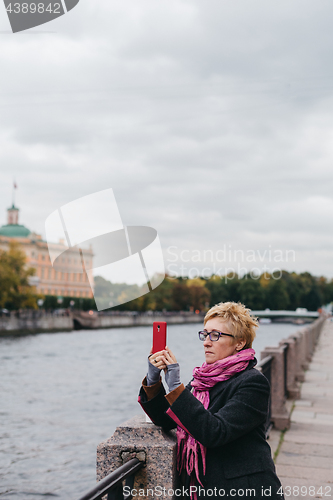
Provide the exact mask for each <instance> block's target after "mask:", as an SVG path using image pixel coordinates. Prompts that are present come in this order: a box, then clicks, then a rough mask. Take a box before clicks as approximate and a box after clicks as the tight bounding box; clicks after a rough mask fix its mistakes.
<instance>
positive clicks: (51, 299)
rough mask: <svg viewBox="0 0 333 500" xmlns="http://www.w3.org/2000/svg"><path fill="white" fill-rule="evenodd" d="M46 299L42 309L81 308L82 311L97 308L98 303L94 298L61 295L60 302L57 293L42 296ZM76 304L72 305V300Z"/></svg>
mask: <svg viewBox="0 0 333 500" xmlns="http://www.w3.org/2000/svg"><path fill="white" fill-rule="evenodd" d="M42 298H43V299H44V302H43V305H42V306H41V307H42V309H45V310H50V309H51V310H53V309H70V308H72V309H79V310H80V311H90V310H94V311H95V310H96V303H95V300H94V299H89V298H86V297H82V298H81V297H68V296H66V297H61V298H62V302H61V303H59V302H58V297H57V296H56V295H45V296H44V297H42ZM72 301H73V302H74V305H73V306H71V304H70V303H71V302H72Z"/></svg>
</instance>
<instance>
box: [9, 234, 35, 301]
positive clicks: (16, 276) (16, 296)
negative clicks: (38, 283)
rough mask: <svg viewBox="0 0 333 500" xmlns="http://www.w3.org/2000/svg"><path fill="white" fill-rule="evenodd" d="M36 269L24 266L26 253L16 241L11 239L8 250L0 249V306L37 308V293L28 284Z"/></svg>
mask: <svg viewBox="0 0 333 500" xmlns="http://www.w3.org/2000/svg"><path fill="white" fill-rule="evenodd" d="M35 272H36V270H35V269H34V268H32V267H27V266H26V255H25V253H24V252H22V250H20V247H19V245H18V243H17V242H16V241H14V240H13V241H11V242H10V244H9V249H8V251H4V250H0V307H5V308H7V309H22V308H26V307H30V308H33V309H37V299H38V297H39V296H38V295H37V294H36V291H35V289H34V287H32V286H30V285H29V277H30V276H33V275H34V274H35Z"/></svg>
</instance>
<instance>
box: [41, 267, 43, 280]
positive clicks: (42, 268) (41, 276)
mask: <svg viewBox="0 0 333 500" xmlns="http://www.w3.org/2000/svg"><path fill="white" fill-rule="evenodd" d="M41 277H42V278H44V267H42V275H41Z"/></svg>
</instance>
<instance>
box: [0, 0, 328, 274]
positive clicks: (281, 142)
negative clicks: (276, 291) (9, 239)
mask: <svg viewBox="0 0 333 500" xmlns="http://www.w3.org/2000/svg"><path fill="white" fill-rule="evenodd" d="M332 11H333V6H332V4H331V2H329V1H327V0H323V1H321V2H320V3H314V2H312V1H309V0H306V1H304V0H303V1H300V0H295V1H294V2H287V1H285V0H284V1H282V2H279V3H275V4H274V5H272V4H267V2H265V1H264V0H253V1H252V2H251V3H249V2H248V1H245V0H239V1H238V2H226V1H222V2H221V1H220V0H219V1H216V0H210V1H209V2H208V3H207V2H202V1H198V0H193V1H189V0H177V1H176V0H168V1H166V0H163V1H159V2H156V1H155V0H142V1H140V2H137V0H128V2H126V4H123V3H121V2H116V1H106V0H104V2H103V1H102V2H98V3H96V2H88V1H87V2H80V3H79V5H78V6H77V7H76V8H75V9H73V11H71V12H70V13H69V14H67V15H66V16H62V17H61V18H59V19H58V20H56V21H54V22H53V23H49V24H48V25H45V27H44V29H45V31H47V30H49V31H54V32H53V33H50V32H49V33H44V34H43V33H40V31H41V29H39V30H38V31H39V33H37V34H35V35H34V34H33V32H30V33H28V32H27V33H25V34H24V33H21V34H17V35H11V36H9V35H6V34H3V35H1V34H0V41H1V44H2V50H1V52H0V64H1V68H2V70H1V73H2V75H4V76H3V77H2V78H1V81H0V140H1V149H0V165H1V169H0V220H1V218H2V217H5V209H6V208H7V206H8V205H9V203H10V199H11V185H12V178H13V175H15V177H16V179H17V182H18V185H19V189H18V191H17V196H18V198H17V203H18V205H19V206H20V207H21V209H22V213H21V221H22V223H25V224H26V225H27V226H28V227H30V228H31V229H35V230H37V231H40V232H43V231H44V220H45V218H46V217H47V215H48V214H49V213H51V212H52V211H53V210H54V209H55V207H57V206H61V205H63V204H64V203H67V202H69V201H71V200H73V199H76V198H79V197H81V196H84V195H86V194H89V193H91V192H95V191H99V190H101V189H104V188H106V187H112V188H113V189H114V193H115V196H116V199H117V202H118V204H119V207H120V209H121V213H122V216H123V221H124V223H126V224H133V225H138V224H142V225H149V226H152V227H155V228H156V229H157V230H158V232H159V235H160V239H161V243H162V246H163V245H164V248H167V247H168V246H169V245H177V246H179V247H182V248H190V247H194V248H208V247H209V248H219V247H220V245H221V244H222V243H223V242H227V243H228V244H231V245H233V246H237V248H259V247H265V246H267V245H269V244H274V245H275V246H277V247H279V248H286V247H288V246H290V245H293V247H295V248H296V247H297V252H298V256H299V259H298V262H299V263H300V264H299V266H300V269H299V270H301V269H307V270H309V271H313V272H315V270H316V269H319V267H318V256H317V254H316V253H315V252H320V251H321V250H323V251H325V252H326V254H325V255H331V249H332V246H331V245H332V241H331V238H330V237H329V236H328V233H329V231H328V227H329V221H330V219H331V216H332V203H331V183H332V176H333V173H332V168H331V163H332V153H333V151H332V132H333V120H332V116H331V111H330V110H331V107H332V98H333V95H332V81H333V74H332V69H331V64H330V60H331V52H332V37H331V27H330V19H331V17H332V13H333V12H332ZM0 15H1V13H0ZM5 15H6V13H5V12H4V13H3V19H2V18H0V28H1V29H2V30H4V31H5V30H6V25H5V23H6V20H5ZM1 214H3V215H1ZM3 222H4V219H3ZM311 255H313V257H311ZM322 262H325V264H324V265H323V266H322V270H321V271H320V272H323V273H325V274H327V275H330V276H331V275H332V270H331V264H330V259H329V258H328V257H325V258H324V259H323V260H322ZM301 266H304V267H301Z"/></svg>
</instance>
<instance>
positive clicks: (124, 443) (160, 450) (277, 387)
mask: <svg viewBox="0 0 333 500" xmlns="http://www.w3.org/2000/svg"><path fill="white" fill-rule="evenodd" d="M326 318H327V316H325V315H322V316H320V317H319V318H318V319H317V320H316V321H315V322H314V323H312V324H309V325H307V326H304V327H303V328H301V329H300V330H298V331H297V332H296V333H293V334H292V335H290V336H289V337H288V338H286V339H285V340H282V341H281V342H280V343H279V345H278V346H277V347H266V348H265V349H264V350H263V351H262V353H261V363H260V364H261V365H265V363H264V359H265V358H267V357H271V358H272V359H271V361H270V363H269V365H270V370H271V372H270V374H269V378H270V380H271V420H272V423H273V424H274V427H275V428H276V429H286V428H288V427H289V425H290V416H289V413H288V411H287V409H286V400H287V398H291V399H297V398H298V397H299V395H300V382H302V381H303V380H304V372H305V370H306V369H307V367H308V364H309V361H310V360H311V357H312V355H313V352H314V349H315V346H316V343H317V340H318V337H319V334H320V331H321V329H322V326H323V323H324V321H325V320H326ZM259 369H260V367H259ZM176 449H177V439H176V434H175V431H171V432H169V433H165V432H164V431H163V429H162V428H161V427H157V426H155V425H154V424H153V423H151V422H149V423H147V422H146V421H145V416H144V415H141V416H136V417H134V418H132V419H131V420H128V421H127V422H125V423H124V424H122V425H120V426H119V427H117V429H116V431H115V433H114V434H113V436H112V437H111V438H109V439H108V440H107V441H105V442H103V443H101V444H100V445H99V446H98V448H97V479H98V481H100V480H101V479H103V478H104V477H105V476H107V475H108V474H110V473H111V472H113V471H114V470H116V469H117V468H118V467H120V466H121V465H123V464H124V463H125V462H126V461H127V460H129V459H131V458H133V457H137V458H138V459H139V460H142V461H144V462H145V465H144V466H143V468H142V469H141V470H140V471H139V472H138V473H137V474H136V476H135V481H134V485H133V492H132V493H133V494H134V495H133V497H134V498H135V497H138V498H140V499H146V500H148V499H151V498H152V497H154V496H160V497H162V498H164V499H165V498H170V499H171V498H176V497H177V496H184V495H182V490H181V489H180V487H179V485H178V483H177V481H178V479H177V472H176ZM124 493H129V492H128V491H124ZM185 496H186V494H185Z"/></svg>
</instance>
